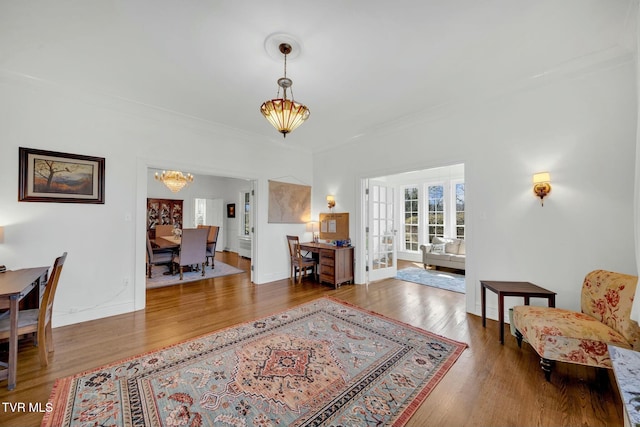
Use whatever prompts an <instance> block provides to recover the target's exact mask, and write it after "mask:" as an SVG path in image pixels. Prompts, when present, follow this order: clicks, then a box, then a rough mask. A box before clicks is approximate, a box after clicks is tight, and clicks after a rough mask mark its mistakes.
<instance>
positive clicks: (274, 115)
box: [260, 43, 309, 138]
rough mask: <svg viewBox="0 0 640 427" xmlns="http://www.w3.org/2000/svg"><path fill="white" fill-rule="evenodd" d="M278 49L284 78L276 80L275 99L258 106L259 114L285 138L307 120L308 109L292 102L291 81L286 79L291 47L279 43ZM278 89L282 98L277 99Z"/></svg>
mask: <svg viewBox="0 0 640 427" xmlns="http://www.w3.org/2000/svg"><path fill="white" fill-rule="evenodd" d="M279 49H280V52H281V53H282V54H283V55H284V77H281V78H279V79H278V93H277V94H276V98H274V99H270V100H268V101H265V102H264V103H263V104H262V105H261V106H260V112H261V113H262V115H263V116H264V117H265V118H266V119H267V120H268V121H269V123H271V124H272V125H273V127H275V128H276V129H278V132H280V133H281V134H282V136H283V137H285V138H286V137H287V134H288V133H289V132H292V131H293V130H294V129H295V128H297V127H298V126H300V125H301V124H302V123H303V122H304V121H305V120H307V119H308V118H309V109H308V108H307V107H306V106H305V105H302V104H300V103H299V102H296V101H294V100H293V89H291V86H292V85H293V81H292V80H291V79H289V78H287V55H288V54H290V53H291V45H290V44H288V43H281V44H280V46H279ZM280 88H282V93H283V96H282V98H280V97H279V96H280ZM287 89H291V99H287Z"/></svg>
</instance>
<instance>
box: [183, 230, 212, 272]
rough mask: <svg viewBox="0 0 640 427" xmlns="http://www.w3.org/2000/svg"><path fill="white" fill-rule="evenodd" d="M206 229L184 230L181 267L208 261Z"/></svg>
mask: <svg viewBox="0 0 640 427" xmlns="http://www.w3.org/2000/svg"><path fill="white" fill-rule="evenodd" d="M208 233H209V230H207V229H206V228H184V229H183V230H182V241H181V242H180V265H191V264H200V263H202V262H206V260H207V235H208Z"/></svg>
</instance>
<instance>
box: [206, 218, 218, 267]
mask: <svg viewBox="0 0 640 427" xmlns="http://www.w3.org/2000/svg"><path fill="white" fill-rule="evenodd" d="M219 232H220V227H218V226H217V225H211V226H209V236H208V237H207V265H209V258H211V269H212V270H213V269H214V268H215V267H216V266H215V260H216V244H217V243H218V233H219Z"/></svg>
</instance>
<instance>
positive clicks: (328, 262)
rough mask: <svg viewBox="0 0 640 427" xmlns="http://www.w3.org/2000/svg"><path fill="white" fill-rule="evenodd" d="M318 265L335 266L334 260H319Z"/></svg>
mask: <svg viewBox="0 0 640 427" xmlns="http://www.w3.org/2000/svg"><path fill="white" fill-rule="evenodd" d="M320 265H331V266H334V265H336V260H335V259H333V258H320Z"/></svg>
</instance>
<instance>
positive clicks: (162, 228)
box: [156, 224, 174, 237]
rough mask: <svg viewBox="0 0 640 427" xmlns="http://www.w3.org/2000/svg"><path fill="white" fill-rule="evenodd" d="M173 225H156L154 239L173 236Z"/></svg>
mask: <svg viewBox="0 0 640 427" xmlns="http://www.w3.org/2000/svg"><path fill="white" fill-rule="evenodd" d="M173 228H174V227H173V225H171V224H164V225H161V224H158V225H156V237H158V236H172V235H173Z"/></svg>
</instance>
